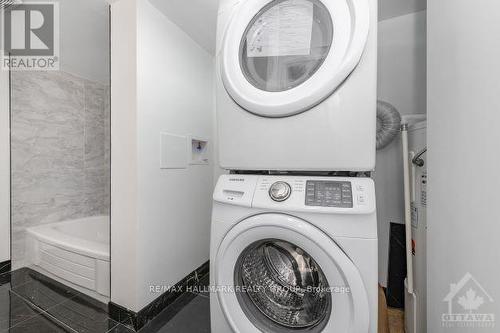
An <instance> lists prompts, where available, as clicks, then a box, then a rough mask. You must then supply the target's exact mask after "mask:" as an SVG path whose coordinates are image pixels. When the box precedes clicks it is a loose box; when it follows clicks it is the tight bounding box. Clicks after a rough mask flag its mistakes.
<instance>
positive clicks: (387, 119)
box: [377, 101, 401, 149]
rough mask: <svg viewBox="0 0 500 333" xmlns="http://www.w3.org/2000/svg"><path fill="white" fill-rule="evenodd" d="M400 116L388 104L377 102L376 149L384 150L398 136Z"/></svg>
mask: <svg viewBox="0 0 500 333" xmlns="http://www.w3.org/2000/svg"><path fill="white" fill-rule="evenodd" d="M400 126H401V116H400V114H399V112H398V110H397V109H396V108H395V107H394V106H393V105H392V104H390V103H387V102H384V101H377V149H382V148H385V147H386V146H387V145H388V144H389V143H391V142H392V140H394V138H395V137H396V136H397V135H398V133H399V129H400Z"/></svg>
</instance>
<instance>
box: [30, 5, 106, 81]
mask: <svg viewBox="0 0 500 333" xmlns="http://www.w3.org/2000/svg"><path fill="white" fill-rule="evenodd" d="M45 1H46V0H30V2H45ZM58 3H59V11H60V13H59V16H60V53H61V57H60V61H61V64H60V69H61V70H63V71H65V72H68V73H71V74H74V75H76V76H80V77H82V78H85V79H88V80H91V81H98V82H100V83H108V82H109V5H108V2H107V1H106V0H85V1H82V0H60V1H58Z"/></svg>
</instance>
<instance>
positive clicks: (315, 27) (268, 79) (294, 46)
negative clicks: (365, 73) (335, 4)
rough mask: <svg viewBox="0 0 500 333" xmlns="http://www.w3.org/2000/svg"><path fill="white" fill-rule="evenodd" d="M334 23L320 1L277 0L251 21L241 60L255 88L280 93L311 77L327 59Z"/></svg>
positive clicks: (246, 74) (246, 75)
mask: <svg viewBox="0 0 500 333" xmlns="http://www.w3.org/2000/svg"><path fill="white" fill-rule="evenodd" d="M332 42H333V22H332V19H331V17H330V14H329V12H328V9H327V8H326V7H325V6H324V5H323V4H322V3H321V2H320V1H318V0H276V1H273V2H271V3H270V4H268V5H267V6H265V7H264V8H263V9H262V10H261V11H260V12H259V13H258V14H257V15H256V16H255V17H254V18H253V20H252V21H251V22H250V25H249V26H248V28H247V30H246V31H245V34H244V36H243V39H242V41H241V51H240V62H241V68H242V70H243V73H244V75H245V77H246V78H247V80H248V81H249V82H250V83H251V84H252V85H253V86H255V87H256V88H258V89H261V90H264V91H270V92H278V91H284V90H289V89H292V88H294V87H296V86H298V85H300V84H302V83H303V82H305V81H306V80H308V79H309V78H310V77H311V76H312V75H314V73H315V72H316V71H317V70H318V68H319V67H320V66H321V65H322V64H323V62H324V61H325V59H326V57H327V55H328V52H329V50H330V47H331V45H332Z"/></svg>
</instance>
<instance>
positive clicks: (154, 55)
mask: <svg viewBox="0 0 500 333" xmlns="http://www.w3.org/2000/svg"><path fill="white" fill-rule="evenodd" d="M126 7H127V8H126ZM112 15H113V16H112V82H113V83H112V114H113V116H112V130H113V131H112V194H111V198H112V204H111V206H112V217H111V218H112V222H111V225H112V242H111V244H112V245H111V246H112V257H111V260H112V263H111V267H112V275H111V278H112V284H111V285H112V293H111V299H112V301H113V302H115V303H118V304H120V305H122V306H126V307H127V308H129V309H132V310H134V311H137V310H139V309H141V308H142V307H144V306H145V305H147V304H148V303H150V302H151V301H152V300H153V299H155V298H156V297H158V296H159V295H160V294H159V293H151V292H150V286H154V285H159V286H168V285H173V284H175V283H176V282H178V281H179V280H181V279H182V278H183V277H185V276H186V275H187V274H189V273H190V272H191V271H193V270H194V269H196V268H197V267H199V266H200V265H202V264H203V263H204V262H206V261H207V260H208V257H209V240H210V239H209V237H210V232H209V230H210V214H211V204H212V201H211V196H212V190H213V172H214V170H213V167H212V163H214V162H215V161H214V160H213V158H212V160H211V161H210V162H211V165H209V166H203V165H192V166H189V167H188V168H186V169H163V170H162V169H160V148H161V147H160V133H162V132H167V133H173V134H177V135H194V136H197V137H202V138H209V139H210V140H211V142H210V143H211V144H212V145H213V144H214V142H213V140H212V139H213V137H212V135H213V117H214V107H213V106H214V103H213V68H214V60H213V57H212V56H211V55H210V54H209V53H208V52H207V51H206V50H205V49H203V48H202V47H201V46H199V45H198V44H197V43H195V42H194V41H193V40H192V39H191V38H190V37H189V36H188V35H187V34H186V33H185V32H183V31H182V30H181V29H180V28H179V27H178V26H177V25H175V24H174V23H172V22H171V21H170V20H169V19H168V18H167V17H166V16H164V15H163V14H162V13H161V12H160V11H158V10H157V9H156V8H155V7H154V6H153V5H151V4H150V3H149V1H147V0H119V1H117V2H115V3H114V4H113V5H112ZM117 15H119V16H121V18H116V19H115V17H116V16H117ZM127 16H130V17H127ZM134 22H135V24H134ZM125 25H127V26H128V27H125ZM131 27H132V28H131ZM120 28H123V29H124V30H122V31H120V30H119V29H120ZM133 28H135V29H136V31H135V32H134V31H130V30H131V29H133ZM126 29H129V30H126ZM118 32H120V34H118ZM129 34H133V35H136V36H137V40H136V43H137V44H136V46H132V45H133V44H135V43H134V38H132V40H128V44H129V46H128V47H129V48H130V49H129V50H127V51H126V50H119V49H118V48H119V45H120V44H125V43H127V40H126V39H125V38H126V37H128V35H129ZM115 36H116V37H115ZM130 44H132V45H130ZM123 52H129V53H130V52H131V53H135V54H136V55H137V58H136V59H133V56H130V54H128V55H125V54H122V53H123ZM127 58H128V59H127ZM115 66H118V67H116V68H117V69H116V70H121V68H122V66H130V67H132V68H135V72H133V71H132V69H130V73H128V74H123V73H122V74H118V73H117V74H116V75H117V77H116V78H115V72H114V70H113V69H114V68H115ZM121 75H123V76H122V77H119V76H121ZM125 75H130V77H129V78H125V77H124V76H125ZM116 80H122V81H121V83H118V85H115V84H114V82H116ZM130 95H135V96H136V97H135V98H134V97H133V96H130ZM122 98H123V99H124V100H123V101H121V102H120V101H118V100H119V99H122ZM129 98H130V100H128V101H126V99H129ZM115 100H116V101H117V103H120V104H119V105H117V104H115V103H114V102H115ZM121 103H126V105H129V106H125V104H121ZM121 107H124V109H122V108H121ZM115 129H116V130H117V132H115V131H114V130H115ZM127 132H128V133H129V134H128V136H129V138H127V137H126V135H127ZM129 144H130V146H128V145H129ZM117 146H122V147H123V148H124V149H122V150H117ZM127 146H128V147H127ZM117 163H118V164H117ZM129 183H130V186H129ZM118 192H122V194H119V193H118ZM122 227H124V229H125V230H121V231H118V233H115V231H116V230H117V229H121V228H122ZM122 250H123V251H125V252H122ZM129 259H131V260H132V262H131V263H126V261H127V260H129ZM121 264H123V265H124V266H121ZM127 274H132V275H133V276H134V277H133V278H131V279H130V280H129V281H123V277H124V276H126V275H127ZM131 290H135V292H131Z"/></svg>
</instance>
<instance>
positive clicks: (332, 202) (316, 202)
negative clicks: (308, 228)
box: [306, 180, 353, 208]
mask: <svg viewBox="0 0 500 333" xmlns="http://www.w3.org/2000/svg"><path fill="white" fill-rule="evenodd" d="M306 206H319V207H339V208H352V207H353V200H352V186H351V183H350V182H337V181H317V180H314V181H313V180H308V181H307V183H306Z"/></svg>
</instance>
